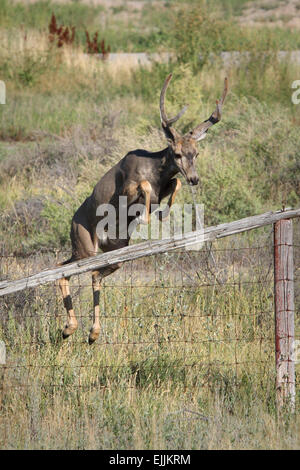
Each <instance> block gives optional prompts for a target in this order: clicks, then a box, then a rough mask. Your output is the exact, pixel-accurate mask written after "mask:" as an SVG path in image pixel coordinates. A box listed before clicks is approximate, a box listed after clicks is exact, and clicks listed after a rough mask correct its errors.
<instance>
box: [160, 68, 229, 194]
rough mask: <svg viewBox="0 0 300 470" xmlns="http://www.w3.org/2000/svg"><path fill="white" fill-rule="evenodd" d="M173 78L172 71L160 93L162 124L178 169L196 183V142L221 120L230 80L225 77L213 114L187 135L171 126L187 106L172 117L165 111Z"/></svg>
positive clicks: (197, 179)
mask: <svg viewBox="0 0 300 470" xmlns="http://www.w3.org/2000/svg"><path fill="white" fill-rule="evenodd" d="M171 78H172V74H171V73H170V75H168V76H167V78H166V80H165V83H164V86H163V88H162V90H161V94H160V118H161V124H162V128H163V131H164V133H165V136H166V138H167V141H168V145H169V149H170V152H169V154H170V156H171V159H172V163H173V164H174V165H175V167H176V168H177V169H178V171H180V173H182V175H183V176H184V177H185V179H186V181H187V182H188V184H191V185H196V184H198V182H199V177H198V175H197V171H196V167H195V162H196V157H197V155H198V151H197V145H196V144H197V142H199V141H200V140H202V139H204V138H205V137H206V133H207V131H208V129H209V128H210V127H211V126H213V125H214V124H216V123H217V122H219V121H220V120H221V114H222V105H223V103H224V101H225V97H226V94H227V90H228V81H227V78H225V83H224V91H223V95H222V98H221V99H220V100H217V102H216V103H217V107H216V109H215V111H214V112H213V113H212V115H211V116H210V117H209V118H208V119H207V120H206V121H204V122H202V123H201V124H199V125H198V126H196V127H195V129H193V130H192V131H190V132H188V133H187V134H185V135H181V134H180V133H179V132H178V131H176V130H175V129H174V128H173V127H171V124H174V122H176V121H178V119H179V118H180V117H181V116H182V115H183V113H184V112H185V111H186V109H187V106H184V108H183V109H182V110H181V111H180V112H179V113H178V114H177V115H176V116H174V117H173V118H171V119H168V117H167V115H166V111H165V94H166V91H167V88H168V85H169V83H170V81H171Z"/></svg>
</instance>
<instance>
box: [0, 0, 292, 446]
mask: <svg viewBox="0 0 300 470" xmlns="http://www.w3.org/2000/svg"><path fill="white" fill-rule="evenodd" d="M185 3H186V2H179V1H178V2H177V1H176V2H166V4H165V6H164V7H161V8H159V9H158V8H157V6H155V4H153V5H152V6H149V5H148V6H147V5H145V6H144V8H143V9H142V10H141V11H137V12H134V11H130V9H129V7H128V5H126V4H124V7H123V8H122V9H121V10H119V11H110V10H104V9H102V8H98V7H97V8H96V7H87V6H86V5H85V6H84V5H82V4H80V2H76V3H74V2H73V3H72V4H71V3H70V4H63V3H60V4H59V5H55V14H56V15H57V18H58V22H59V23H61V22H62V23H64V24H71V23H72V24H75V25H76V27H77V28H78V31H81V32H82V37H81V36H80V34H81V33H80V34H79V35H78V41H77V43H76V45H75V46H74V47H64V48H62V49H61V50H58V49H57V48H53V47H50V45H49V42H48V38H47V34H48V33H47V24H48V20H50V17H51V13H52V8H53V4H51V3H50V2H35V3H33V4H28V5H25V3H22V4H21V3H12V2H4V1H3V0H0V6H1V11H4V6H5V7H6V9H5V14H4V15H1V18H0V36H1V46H0V79H1V80H4V81H5V83H6V87H7V104H6V105H5V106H0V123H1V126H0V210H1V216H0V253H1V254H3V255H4V257H3V258H2V257H1V258H0V262H1V265H0V266H1V278H7V277H9V278H10V277H22V276H23V275H24V273H25V272H33V271H37V270H39V269H45V268H46V267H48V266H49V265H53V264H55V263H56V262H57V261H58V260H61V259H62V258H63V257H64V256H63V255H62V254H60V252H61V251H62V250H63V251H66V252H69V250H70V242H69V226H70V220H71V217H72V215H73V212H74V210H75V209H76V208H77V207H78V206H79V205H80V204H81V202H82V201H83V200H84V198H85V197H86V196H87V195H88V194H90V192H91V190H92V189H93V187H94V185H95V183H96V182H97V181H98V180H99V179H100V177H101V176H102V175H103V173H104V172H105V171H106V170H107V169H108V168H109V167H111V165H112V164H114V163H115V162H117V161H118V160H119V159H120V158H121V157H122V156H123V155H125V154H126V153H127V152H128V151H129V150H132V149H135V148H146V149H149V150H159V149H162V148H164V146H165V145H166V143H165V140H164V138H163V135H162V133H161V132H160V131H159V130H158V129H159V128H160V122H159V112H158V102H159V93H160V89H161V86H162V83H163V80H164V79H165V77H166V75H167V74H168V73H169V72H170V70H172V71H173V73H174V77H173V80H172V83H171V85H170V88H169V90H168V95H167V103H166V106H167V109H168V112H169V113H170V114H172V113H175V112H176V111H177V110H178V109H179V108H180V107H181V106H182V105H184V104H186V103H189V108H188V111H187V113H186V114H185V115H184V117H182V119H181V120H180V121H179V122H178V125H177V128H178V129H179V130H181V131H182V132H187V131H188V130H189V129H191V128H192V127H193V126H195V125H196V124H198V123H199V122H201V121H203V120H204V119H206V118H207V117H208V116H209V115H210V114H211V112H212V110H213V106H214V103H215V100H216V98H217V97H219V94H220V92H221V90H222V87H223V79H224V76H225V75H228V76H229V83H230V94H229V96H228V99H227V101H226V105H225V106H224V110H223V118H222V122H221V123H220V124H218V126H215V128H213V129H212V130H211V131H210V133H209V134H208V137H207V139H206V140H205V141H203V142H201V143H200V144H199V154H200V155H199V157H198V161H197V168H198V172H199V176H200V185H199V187H198V192H197V199H198V200H199V201H200V202H202V203H204V205H205V223H206V225H212V224H217V223H220V222H227V221H231V220H235V219H239V218H242V217H245V216H248V215H253V214H257V213H260V212H264V211H267V210H272V209H274V210H276V209H279V208H281V207H282V205H285V206H293V207H299V202H300V199H299V197H300V196H299V195H300V180H299V174H300V171H299V169H300V167H299V162H300V158H299V148H300V147H299V145H300V137H299V132H298V128H299V117H298V114H299V113H298V108H297V106H295V105H293V104H292V102H291V94H292V92H293V91H294V90H293V89H291V84H292V82H293V81H294V80H295V79H297V78H299V75H300V68H299V66H297V65H296V64H290V63H284V62H279V61H278V60H277V52H278V50H279V49H283V48H286V49H287V50H290V49H295V48H297V47H298V44H299V38H296V34H295V33H294V32H292V31H287V30H284V29H275V28H274V29H270V30H269V29H268V28H261V29H259V31H258V30H257V29H254V28H247V27H243V28H241V27H240V26H239V23H238V21H237V18H236V15H235V14H234V13H236V14H237V16H238V15H239V14H240V12H241V11H242V8H244V2H236V1H235V0H231V1H229V0H228V1H227V2H224V1H222V2H221V1H220V2H214V6H213V7H211V4H210V2H209V4H208V3H207V4H206V5H205V6H207V8H198V9H196V10H194V8H195V5H196V4H195V2H190V3H191V5H190V8H186V5H185ZM197 5H198V3H197ZM203 5H204V3H203ZM112 13H114V14H115V15H116V16H111V14H112ZM126 15H127V16H126ZM99 17H100V18H110V22H109V26H108V23H105V21H104V22H103V30H102V31H101V32H100V35H102V33H103V36H104V37H105V40H106V42H108V43H109V44H111V46H112V50H113V51H117V50H126V51H130V50H133V51H139V50H143V51H160V50H169V51H173V52H175V54H174V57H173V59H172V61H170V62H169V63H167V64H166V63H153V64H152V65H151V67H134V66H132V65H130V64H129V63H126V64H120V63H105V62H102V61H99V60H97V59H96V58H94V57H86V55H85V54H84V53H83V51H84V43H83V32H84V28H85V27H87V28H88V30H89V31H92V32H93V31H94V30H96V29H97V28H98V24H99ZM179 20H180V21H179ZM136 24H139V28H137V27H136ZM22 25H23V26H22ZM179 26H180V27H179ZM25 31H26V39H25V38H24V34H25ZM216 32H217V34H216ZM222 50H237V51H240V52H241V53H243V52H245V51H247V52H248V55H244V56H242V59H241V60H240V62H239V63H235V64H229V65H228V64H227V65H224V63H223V62H221V60H220V59H219V58H218V54H219V53H220V52H221V51H222ZM199 52H201V53H202V59H201V60H199V57H198V56H199ZM203 52H204V53H203ZM211 54H214V61H211V57H212V55H211ZM178 202H191V193H190V191H189V189H188V187H187V186H186V185H183V189H182V191H181V193H180V194H179V195H178ZM270 229H271V228H270V227H269V228H268V229H266V230H265V231H264V230H262V231H259V232H258V231H253V232H252V233H249V234H247V235H245V238H243V237H236V238H230V240H227V241H224V242H222V243H219V245H217V246H216V247H215V248H220V249H221V251H216V252H215V259H216V266H217V268H216V269H217V274H218V275H220V276H225V284H224V285H223V286H222V285H221V286H220V285H217V284H216V283H215V278H214V276H213V274H212V266H210V265H207V262H206V260H205V259H204V258H203V256H204V254H203V253H204V252H203V253H202V252H200V253H198V254H197V256H196V260H195V263H196V267H197V272H198V276H197V281H196V279H194V276H195V269H192V268H191V267H190V266H189V263H188V261H187V260H186V259H185V258H184V259H179V260H178V259H177V258H176V256H177V255H172V256H170V257H168V256H164V257H161V259H160V260H159V261H158V265H157V279H156V282H154V279H153V269H154V267H153V265H154V261H139V263H137V265H134V266H133V268H132V273H133V275H135V276H136V277H137V278H138V279H135V284H136V287H134V288H131V286H130V283H129V282H128V279H129V274H130V269H129V268H127V271H126V269H125V268H123V276H124V277H123V278H122V276H121V274H116V275H114V277H112V278H110V280H109V281H108V282H107V284H108V285H107V286H106V287H105V289H104V290H103V295H102V296H101V302H102V304H101V312H102V319H103V323H102V327H103V331H102V334H101V338H100V340H99V342H98V343H96V344H95V345H94V346H93V347H92V348H90V347H88V345H87V343H86V337H87V332H88V330H89V328H90V326H91V313H92V301H91V292H90V291H91V289H90V286H89V285H90V279H89V277H82V278H81V279H80V282H81V283H82V284H84V285H85V284H87V285H88V287H82V288H81V289H80V291H78V290H77V288H76V282H78V280H77V279H73V284H74V285H73V289H72V291H73V292H74V294H75V299H74V302H75V309H76V312H77V314H78V316H79V318H80V328H79V330H78V332H77V333H76V335H75V336H74V337H73V338H70V339H69V340H68V341H66V342H64V343H63V342H62V341H61V334H60V332H61V327H62V325H63V323H64V320H65V315H64V312H63V306H62V302H61V299H60V297H59V294H58V293H57V291H56V287H55V286H46V287H41V288H39V289H36V290H31V291H24V292H22V293H20V294H16V295H13V296H9V297H5V298H1V299H0V301H1V303H0V309H1V318H2V319H3V321H1V332H0V339H2V340H4V341H5V343H6V345H7V348H8V367H7V368H2V369H0V376H1V374H2V375H3V374H4V378H3V380H2V384H3V388H2V389H1V391H0V399H1V400H2V401H1V405H0V412H1V418H2V419H1V421H0V423H1V424H0V436H1V437H0V442H1V447H2V448H99V449H102V448H106V449H107V448H109V449H113V448H123V449H133V448H152V449H153V448H157V449H159V448H161V449H163V448H165V449H181V448H185V449H189V448H195V449H197V448H205V449H215V448H224V449H230V448H234V449H237V448H241V449H244V448H257V449H259V448H268V449H271V448H284V449H295V448H297V447H299V442H298V440H297V439H298V437H297V427H296V426H297V423H296V422H295V421H294V420H293V419H291V417H290V416H289V415H286V416H285V418H284V419H283V421H282V422H280V421H278V420H277V419H276V413H275V401H274V400H275V397H274V369H273V364H274V361H273V349H274V341H273V320H274V319H273V313H272V312H273V302H272V277H271V276H270V273H271V272H272V266H271V265H270V263H271V261H272V257H271V253H270V245H269V243H270V240H271V233H270ZM297 233H298V232H297V230H295V243H296V244H298V238H297V237H298V235H297ZM265 245H268V247H269V248H268V250H266V249H265V248H264V247H265ZM241 246H243V247H244V250H243V251H242V252H240V251H238V252H236V251H235V250H233V249H235V248H239V247H241ZM257 246H260V247H261V248H260V250H256V249H255V247H257ZM246 248H247V249H246ZM224 249H226V250H228V251H225V252H224V251H222V250H224ZM247 250H248V251H247ZM295 252H296V253H298V251H297V249H296V248H295ZM53 253H59V254H58V255H57V257H55V256H54V254H53ZM222 253H223V255H222ZM237 253H238V255H237V257H236V259H234V258H233V257H234V256H235V254H237ZM24 256H25V258H24ZM222 256H223V257H222ZM296 256H297V257H296V258H295V260H296V261H295V266H296V267H297V260H298V257H299V255H298V254H296ZM65 257H66V256H65ZM193 259H194V258H193ZM174 260H175V261H176V260H177V262H178V263H179V265H180V266H181V268H184V270H186V271H187V272H188V273H190V274H191V275H192V277H193V284H192V289H191V290H188V289H184V288H181V287H180V288H178V287H179V286H180V283H179V278H176V282H175V286H174V285H172V282H171V281H174V279H173V278H172V276H171V278H170V275H174V276H175V275H178V276H179V274H180V270H179V269H174V262H175V261H174ZM193 266H194V264H193ZM128 269H129V271H128ZM268 269H269V274H268V273H267V270H268ZM126 272H127V274H126ZM296 273H297V271H296ZM125 274H126V276H127V277H126V276H125ZM118 276H119V277H118ZM226 276H227V277H226ZM264 276H267V280H268V283H267V284H263V283H261V282H259V283H256V281H262V279H264ZM232 279H233V280H235V281H236V283H235V285H232V284H231V282H230V281H231V280H232ZM120 280H121V281H122V283H123V287H122V288H121V287H118V285H117V284H118V281H120ZM253 281H255V282H254V283H253ZM296 281H297V282H296V302H297V303H296V307H297V308H298V304H299V292H298V290H299V289H298V284H299V277H297V278H296ZM170 282H171V286H170V285H168V283H169V284H170ZM145 283H147V285H148V287H147V289H145V288H144V287H142V285H144V284H145ZM202 284H209V285H210V284H212V286H210V287H203V286H202V287H201V285H202ZM124 286H125V287H124ZM163 287H165V288H163ZM149 299H151V301H150V300H149ZM261 312H266V313H265V314H262V313H261ZM133 317H134V318H133ZM297 328H298V324H297ZM261 360H263V362H260V361H261ZM249 361H250V362H251V361H254V363H255V367H254V366H253V364H252V363H249ZM264 361H265V362H264ZM237 363H238V365H236V364H237ZM107 366H109V367H107ZM29 385H30V386H29Z"/></svg>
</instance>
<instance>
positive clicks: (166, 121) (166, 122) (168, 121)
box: [159, 73, 187, 126]
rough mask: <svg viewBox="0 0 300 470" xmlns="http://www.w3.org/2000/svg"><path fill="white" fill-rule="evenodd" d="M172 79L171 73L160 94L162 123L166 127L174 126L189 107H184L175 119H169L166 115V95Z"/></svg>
mask: <svg viewBox="0 0 300 470" xmlns="http://www.w3.org/2000/svg"><path fill="white" fill-rule="evenodd" d="M171 79H172V73H170V74H169V75H168V76H167V78H166V80H165V83H164V85H163V87H162V90H161V93H160V100H159V105H160V119H161V122H162V124H163V125H164V126H170V125H171V124H174V122H176V121H178V119H179V118H180V117H181V116H182V115H183V114H184V113H185V111H186V110H187V106H184V107H183V108H182V110H181V111H179V113H178V114H176V116H174V117H173V118H170V119H168V117H167V115H166V111H165V95H166V91H167V88H168V86H169V83H170V81H171Z"/></svg>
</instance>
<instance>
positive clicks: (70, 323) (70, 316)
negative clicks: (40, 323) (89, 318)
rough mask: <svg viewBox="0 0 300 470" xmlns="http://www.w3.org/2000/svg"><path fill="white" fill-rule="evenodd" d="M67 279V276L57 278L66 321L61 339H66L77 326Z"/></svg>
mask: <svg viewBox="0 0 300 470" xmlns="http://www.w3.org/2000/svg"><path fill="white" fill-rule="evenodd" d="M69 279H70V278H69V277H68V278H67V277H64V278H62V279H60V280H59V287H60V290H61V293H62V296H63V302H64V306H65V309H66V311H67V323H66V325H65V327H64V329H63V333H62V335H63V339H66V338H68V337H69V336H71V335H72V334H73V333H74V332H75V331H76V330H77V327H78V322H77V319H76V317H75V313H74V310H73V305H72V298H71V295H70V286H69Z"/></svg>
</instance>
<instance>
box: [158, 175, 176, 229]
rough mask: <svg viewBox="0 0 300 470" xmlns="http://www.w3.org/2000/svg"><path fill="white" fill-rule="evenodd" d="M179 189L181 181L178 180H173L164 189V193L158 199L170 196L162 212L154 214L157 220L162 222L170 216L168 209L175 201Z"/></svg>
mask: <svg viewBox="0 0 300 470" xmlns="http://www.w3.org/2000/svg"><path fill="white" fill-rule="evenodd" d="M180 188H181V181H180V180H179V179H178V178H173V179H171V181H170V182H169V184H168V185H167V187H166V188H165V189H164V191H163V192H162V193H161V194H160V198H161V199H163V198H164V197H166V196H168V195H169V194H170V197H169V200H168V204H167V205H166V207H165V208H164V209H163V210H162V211H158V212H156V214H157V217H158V219H159V220H160V221H161V222H163V221H164V220H166V219H167V217H168V216H169V214H170V209H171V207H172V205H173V203H174V201H175V197H176V194H177V193H178V191H179V190H180Z"/></svg>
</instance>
